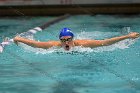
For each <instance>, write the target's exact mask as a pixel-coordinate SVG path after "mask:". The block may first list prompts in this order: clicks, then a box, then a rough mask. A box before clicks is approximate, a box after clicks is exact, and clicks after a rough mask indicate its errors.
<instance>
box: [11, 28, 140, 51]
mask: <svg viewBox="0 0 140 93" xmlns="http://www.w3.org/2000/svg"><path fill="white" fill-rule="evenodd" d="M138 37H140V34H139V33H137V32H131V33H129V34H127V35H123V36H118V37H113V38H109V39H104V40H88V39H83V40H74V34H73V32H72V31H71V29H69V28H63V29H62V30H61V31H60V34H59V41H47V42H39V41H35V40H30V39H26V38H23V37H19V36H16V37H15V38H14V42H15V43H16V44H18V42H22V43H24V44H27V45H29V46H32V47H35V48H43V49H48V48H51V47H54V46H58V47H63V48H64V50H66V51H69V50H70V49H71V48H72V47H74V46H82V47H90V48H95V47H101V46H108V45H112V44H114V43H116V42H119V41H121V40H124V39H129V38H130V39H135V38H138Z"/></svg>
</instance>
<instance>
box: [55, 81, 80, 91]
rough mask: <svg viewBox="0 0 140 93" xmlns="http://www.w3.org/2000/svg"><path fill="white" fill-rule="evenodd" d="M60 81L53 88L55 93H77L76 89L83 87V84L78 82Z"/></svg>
mask: <svg viewBox="0 0 140 93" xmlns="http://www.w3.org/2000/svg"><path fill="white" fill-rule="evenodd" d="M74 81H75V80H73V81H71V80H67V81H60V82H58V84H57V85H56V86H54V87H53V93H77V92H76V91H75V88H76V87H77V86H82V84H81V83H80V82H78V81H75V82H74Z"/></svg>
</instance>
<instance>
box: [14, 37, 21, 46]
mask: <svg viewBox="0 0 140 93" xmlns="http://www.w3.org/2000/svg"><path fill="white" fill-rule="evenodd" d="M19 39H20V37H19V36H16V37H15V38H14V39H13V40H14V43H15V44H16V45H18V41H19Z"/></svg>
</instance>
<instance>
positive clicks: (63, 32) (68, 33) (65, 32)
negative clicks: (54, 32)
mask: <svg viewBox="0 0 140 93" xmlns="http://www.w3.org/2000/svg"><path fill="white" fill-rule="evenodd" d="M63 36H71V37H72V38H73V37H74V34H73V32H72V31H71V30H70V29H69V28H63V29H62V30H61V31H60V34H59V39H61V37H63Z"/></svg>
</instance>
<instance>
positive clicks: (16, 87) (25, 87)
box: [0, 82, 40, 93]
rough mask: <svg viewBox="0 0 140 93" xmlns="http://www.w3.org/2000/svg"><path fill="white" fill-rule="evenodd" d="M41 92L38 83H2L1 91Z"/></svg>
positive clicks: (10, 92)
mask: <svg viewBox="0 0 140 93" xmlns="http://www.w3.org/2000/svg"><path fill="white" fill-rule="evenodd" d="M19 91H20V93H39V91H40V89H39V87H38V86H37V85H35V84H32V83H27V82H18V83H3V84H2V83H1V84H0V93H19Z"/></svg>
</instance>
